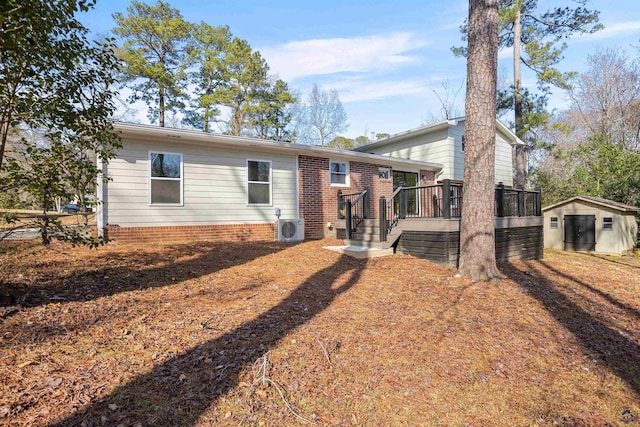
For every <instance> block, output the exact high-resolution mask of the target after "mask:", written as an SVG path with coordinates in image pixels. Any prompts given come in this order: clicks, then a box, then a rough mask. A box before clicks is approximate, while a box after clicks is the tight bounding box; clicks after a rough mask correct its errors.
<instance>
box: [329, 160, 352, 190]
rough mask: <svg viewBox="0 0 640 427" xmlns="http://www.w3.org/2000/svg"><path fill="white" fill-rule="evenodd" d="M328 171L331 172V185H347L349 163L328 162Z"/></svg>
mask: <svg viewBox="0 0 640 427" xmlns="http://www.w3.org/2000/svg"><path fill="white" fill-rule="evenodd" d="M329 172H330V174H331V178H330V180H331V181H330V183H331V185H336V186H342V187H348V186H349V163H345V162H330V163H329Z"/></svg>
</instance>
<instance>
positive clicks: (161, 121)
mask: <svg viewBox="0 0 640 427" xmlns="http://www.w3.org/2000/svg"><path fill="white" fill-rule="evenodd" d="M164 108H165V107H164V87H162V85H161V86H160V87H159V88H158V124H159V125H160V127H161V128H163V127H164Z"/></svg>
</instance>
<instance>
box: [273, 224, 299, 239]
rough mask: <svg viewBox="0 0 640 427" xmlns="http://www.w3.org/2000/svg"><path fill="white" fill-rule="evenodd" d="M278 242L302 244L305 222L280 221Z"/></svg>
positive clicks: (277, 228)
mask: <svg viewBox="0 0 640 427" xmlns="http://www.w3.org/2000/svg"><path fill="white" fill-rule="evenodd" d="M276 240H277V241H279V242H300V241H302V240H304V220H303V219H279V220H278V222H277V224H276Z"/></svg>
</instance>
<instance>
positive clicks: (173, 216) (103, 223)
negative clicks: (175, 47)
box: [97, 123, 442, 242]
mask: <svg viewBox="0 0 640 427" xmlns="http://www.w3.org/2000/svg"><path fill="white" fill-rule="evenodd" d="M115 127H116V129H117V130H118V131H119V132H120V134H121V137H122V143H123V148H122V149H121V150H120V151H119V152H118V154H117V157H116V158H115V159H113V160H112V161H111V162H110V163H109V165H108V166H106V165H105V166H104V167H103V170H104V174H105V175H106V176H108V177H109V178H110V181H109V182H107V183H103V184H101V186H100V188H99V189H98V196H99V197H100V198H101V200H102V202H103V204H102V206H101V208H100V209H99V211H98V215H97V222H98V228H99V230H106V231H107V233H108V236H109V238H111V239H114V240H117V241H121V242H124V241H141V240H147V241H180V240H228V241H238V240H247V241H252V240H273V238H274V231H275V230H274V225H275V224H276V219H277V218H278V217H277V216H276V209H277V212H278V214H279V217H280V219H293V220H298V219H300V220H302V221H301V222H300V224H301V225H302V224H303V225H302V226H303V227H304V233H303V234H302V235H300V236H299V237H304V238H307V239H318V238H323V237H331V236H333V237H335V235H336V230H335V221H336V218H337V215H338V193H339V192H344V193H349V192H356V191H364V190H365V189H367V190H368V193H369V195H370V197H372V198H379V197H380V196H383V195H388V194H391V192H392V191H393V189H392V181H391V180H390V179H389V176H390V174H391V173H392V171H393V170H395V169H401V170H411V171H414V172H415V173H417V174H418V173H419V174H421V176H423V177H425V179H427V180H428V181H429V182H430V183H432V182H433V178H434V176H435V174H436V173H438V172H439V171H440V170H441V169H442V165H440V164H437V163H430V162H424V161H414V160H407V159H396V158H392V157H388V156H380V155H371V154H363V153H356V152H353V151H348V150H332V149H326V148H320V147H311V146H307V145H300V144H291V143H285V142H275V141H266V140H260V139H255V138H244V137H236V136H227V135H216V134H208V133H203V132H200V131H192V130H183V129H169V128H161V127H157V126H151V125H137V124H124V123H116V124H115ZM374 209H375V207H374Z"/></svg>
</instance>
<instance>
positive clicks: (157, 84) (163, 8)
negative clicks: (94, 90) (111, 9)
mask: <svg viewBox="0 0 640 427" xmlns="http://www.w3.org/2000/svg"><path fill="white" fill-rule="evenodd" d="M127 12H128V15H123V14H122V13H120V12H117V13H114V14H113V18H114V20H115V21H116V24H117V26H116V27H115V28H114V29H113V32H114V34H116V35H117V36H119V37H120V38H121V39H122V40H124V44H123V46H122V47H121V48H120V49H118V51H117V52H118V57H119V59H120V60H121V61H122V74H121V76H120V78H121V81H122V82H132V83H133V84H131V85H129V86H128V87H129V88H130V89H131V90H132V91H133V94H132V95H131V98H130V101H131V102H135V101H138V100H142V101H145V102H147V104H149V110H148V116H149V120H152V121H155V120H158V122H159V124H160V126H164V118H165V111H174V110H176V109H182V108H184V100H185V98H186V97H187V94H186V92H185V89H186V83H187V80H186V72H185V70H186V68H187V66H188V62H187V59H188V55H187V52H188V51H189V49H190V46H189V45H188V42H189V41H190V34H191V24H190V23H188V22H186V21H185V20H184V19H183V18H182V15H181V14H180V11H179V10H178V9H175V8H172V7H170V6H169V5H168V4H167V3H164V2H162V1H158V3H157V4H156V5H155V6H150V5H147V4H145V3H141V2H139V1H136V0H133V1H132V2H131V5H130V6H129V7H128V8H127Z"/></svg>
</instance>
